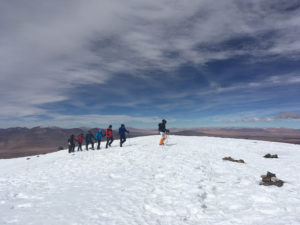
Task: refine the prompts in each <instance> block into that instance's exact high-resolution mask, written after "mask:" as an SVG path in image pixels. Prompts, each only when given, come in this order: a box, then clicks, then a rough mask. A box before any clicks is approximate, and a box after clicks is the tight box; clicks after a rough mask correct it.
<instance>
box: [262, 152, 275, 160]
mask: <svg viewBox="0 0 300 225" xmlns="http://www.w3.org/2000/svg"><path fill="white" fill-rule="evenodd" d="M264 157H265V158H271V159H272V158H278V155H277V154H275V155H271V154H270V153H268V154H266V155H265V156H264Z"/></svg>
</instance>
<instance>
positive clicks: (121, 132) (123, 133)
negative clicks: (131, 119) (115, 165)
mask: <svg viewBox="0 0 300 225" xmlns="http://www.w3.org/2000/svg"><path fill="white" fill-rule="evenodd" d="M126 132H127V133H128V134H129V131H128V130H127V129H126V128H125V125H124V124H121V127H120V128H119V135H120V147H122V145H123V144H124V142H125V141H126Z"/></svg>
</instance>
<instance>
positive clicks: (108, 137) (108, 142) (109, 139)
mask: <svg viewBox="0 0 300 225" xmlns="http://www.w3.org/2000/svg"><path fill="white" fill-rule="evenodd" d="M105 137H106V148H108V146H109V147H111V143H112V142H113V141H114V138H113V132H112V125H109V127H108V128H107V129H106V131H105Z"/></svg>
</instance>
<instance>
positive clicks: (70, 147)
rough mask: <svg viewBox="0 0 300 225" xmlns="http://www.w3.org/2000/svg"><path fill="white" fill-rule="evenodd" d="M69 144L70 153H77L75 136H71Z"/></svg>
mask: <svg viewBox="0 0 300 225" xmlns="http://www.w3.org/2000/svg"><path fill="white" fill-rule="evenodd" d="M68 144H69V153H72V152H74V151H75V140H74V135H73V134H70V137H69V139H68Z"/></svg>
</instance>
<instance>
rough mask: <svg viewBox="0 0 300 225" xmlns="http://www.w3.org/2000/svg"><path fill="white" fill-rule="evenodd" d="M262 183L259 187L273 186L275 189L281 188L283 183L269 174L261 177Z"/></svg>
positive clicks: (274, 175) (272, 174)
mask: <svg viewBox="0 0 300 225" xmlns="http://www.w3.org/2000/svg"><path fill="white" fill-rule="evenodd" d="M261 178H262V181H261V182H260V183H259V184H260V185H264V186H271V185H275V186H277V187H282V186H283V183H284V182H283V181H282V180H279V179H278V178H277V177H276V174H274V173H271V172H269V171H268V172H267V174H266V175H261Z"/></svg>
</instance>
